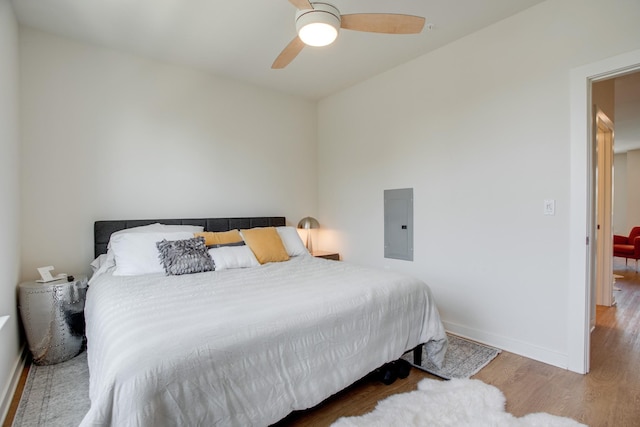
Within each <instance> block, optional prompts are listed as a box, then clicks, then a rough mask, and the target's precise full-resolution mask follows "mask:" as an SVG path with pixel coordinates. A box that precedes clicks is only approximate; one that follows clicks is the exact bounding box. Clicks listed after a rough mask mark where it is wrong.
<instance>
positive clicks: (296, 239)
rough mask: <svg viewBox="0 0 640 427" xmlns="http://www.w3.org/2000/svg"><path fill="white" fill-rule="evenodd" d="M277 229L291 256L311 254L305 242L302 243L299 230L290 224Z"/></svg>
mask: <svg viewBox="0 0 640 427" xmlns="http://www.w3.org/2000/svg"><path fill="white" fill-rule="evenodd" d="M276 230H277V231H278V235H280V240H282V243H283V244H284V248H285V249H286V250H287V254H289V256H298V255H309V251H308V250H307V248H306V246H305V245H304V243H302V239H300V235H299V234H298V230H296V229H295V228H293V227H289V226H287V227H276Z"/></svg>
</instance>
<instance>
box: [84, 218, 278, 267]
mask: <svg viewBox="0 0 640 427" xmlns="http://www.w3.org/2000/svg"><path fill="white" fill-rule="evenodd" d="M156 222H159V223H160V224H168V225H199V226H202V227H204V231H229V230H234V229H239V230H241V229H246V228H254V227H282V226H284V225H286V219H285V217H283V216H258V217H251V218H189V219H134V220H116V221H96V222H95V223H94V224H93V245H94V253H95V257H96V258H97V257H98V255H101V254H106V253H107V244H108V243H109V237H111V233H114V232H116V231H120V230H124V229H125V228H132V227H139V226H141V225H149V224H154V223H156Z"/></svg>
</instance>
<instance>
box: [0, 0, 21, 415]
mask: <svg viewBox="0 0 640 427" xmlns="http://www.w3.org/2000/svg"><path fill="white" fill-rule="evenodd" d="M0 152H1V153H2V154H0V236H2V238H1V239H0V317H2V316H5V315H9V316H10V318H9V321H8V322H7V323H6V324H5V325H4V327H2V329H0V422H1V421H2V420H3V418H4V416H5V414H6V411H7V410H8V404H9V403H10V401H11V398H12V396H13V387H14V386H15V383H14V382H13V380H15V378H14V374H15V373H16V372H18V371H17V368H18V364H19V360H20V338H19V332H18V324H19V323H18V312H17V309H16V285H17V284H18V280H19V270H20V236H19V231H20V230H19V227H20V215H19V213H20V211H19V202H20V199H19V189H20V188H19V164H20V161H19V137H18V24H17V21H16V18H15V16H14V14H13V10H12V7H11V3H10V2H9V1H8V0H0ZM18 373H19V372H18Z"/></svg>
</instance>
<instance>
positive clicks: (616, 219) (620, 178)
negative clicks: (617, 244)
mask: <svg viewBox="0 0 640 427" xmlns="http://www.w3.org/2000/svg"><path fill="white" fill-rule="evenodd" d="M616 134H617V131H616ZM639 167H640V165H639ZM637 188H638V187H636V189H637ZM628 191H629V188H628V185H627V153H619V154H615V155H614V156H613V233H614V234H621V235H628V234H629V231H631V227H629V226H628V225H627V223H628V221H627V205H628V202H627V192H628Z"/></svg>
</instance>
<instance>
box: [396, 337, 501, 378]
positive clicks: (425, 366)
mask: <svg viewBox="0 0 640 427" xmlns="http://www.w3.org/2000/svg"><path fill="white" fill-rule="evenodd" d="M447 338H448V339H449V345H448V347H447V353H446V354H445V356H444V363H443V364H442V367H440V368H438V367H437V366H436V365H434V364H433V363H431V362H430V361H428V360H426V359H425V357H426V353H427V352H426V351H424V350H423V351H422V363H421V364H420V365H415V364H414V363H413V352H409V353H407V354H405V355H404V356H402V358H403V359H405V360H407V361H409V363H411V365H412V366H415V367H416V368H418V369H422V370H423V371H426V372H429V373H430V374H433V375H435V376H437V377H440V378H444V379H447V380H449V379H452V378H469V377H471V376H472V375H475V374H476V373H478V371H479V370H480V369H482V368H484V367H485V366H487V364H488V363H489V362H491V361H492V360H493V359H494V358H495V357H496V356H497V355H498V354H499V353H500V352H501V351H502V350H500V349H497V348H493V347H489V346H486V345H483V344H479V343H477V342H473V341H469V340H466V339H464V338H460V337H458V336H456V335H452V334H447Z"/></svg>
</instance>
